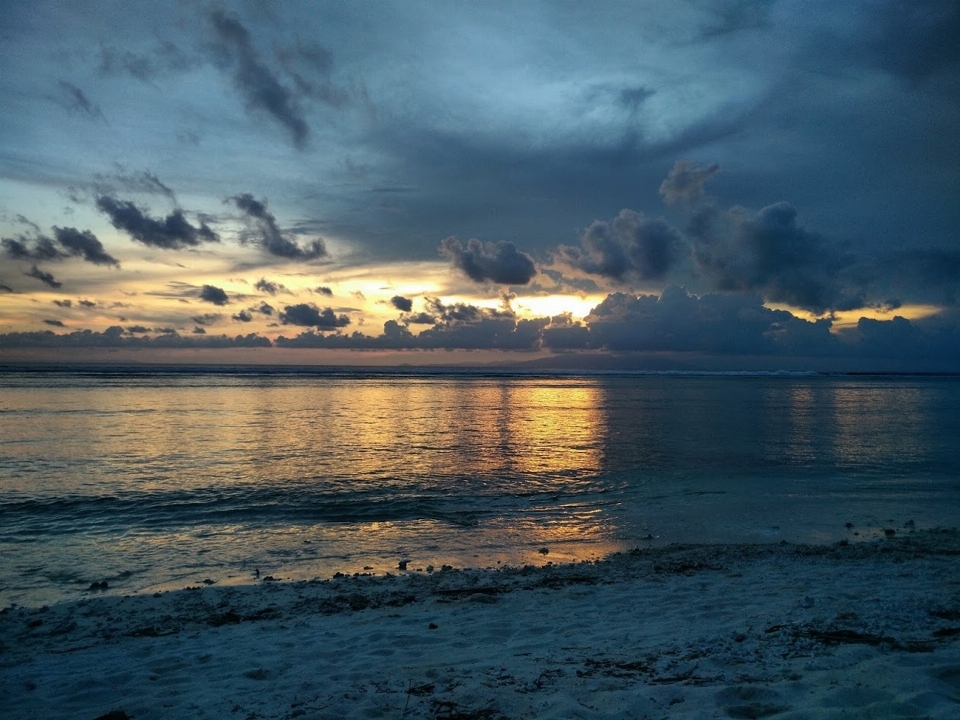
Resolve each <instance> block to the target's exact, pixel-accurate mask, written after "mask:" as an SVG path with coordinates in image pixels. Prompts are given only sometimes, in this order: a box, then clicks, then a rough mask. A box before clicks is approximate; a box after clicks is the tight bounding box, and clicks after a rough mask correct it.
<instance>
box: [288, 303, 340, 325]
mask: <svg viewBox="0 0 960 720" xmlns="http://www.w3.org/2000/svg"><path fill="white" fill-rule="evenodd" d="M279 318H280V322H281V323H283V324H284V325H300V326H304V327H316V328H317V329H319V330H336V329H338V328H342V327H346V326H347V325H349V324H350V318H348V317H347V316H346V315H339V316H338V315H336V314H335V313H334V312H333V310H331V309H330V308H324V309H323V310H320V309H319V308H318V307H317V306H316V305H314V304H313V303H309V304H307V303H300V304H298V305H288V306H286V307H285V308H284V309H283V310H281V311H280V315H279Z"/></svg>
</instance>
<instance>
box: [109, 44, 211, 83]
mask: <svg viewBox="0 0 960 720" xmlns="http://www.w3.org/2000/svg"><path fill="white" fill-rule="evenodd" d="M196 64H197V63H196V61H195V60H193V59H191V58H190V57H188V56H187V55H186V54H185V53H184V52H183V51H182V50H181V49H180V48H179V47H177V46H176V45H175V44H174V43H172V42H170V41H169V40H166V41H163V42H161V43H160V44H159V46H157V47H155V48H153V49H151V50H149V51H147V52H142V51H140V52H133V51H131V50H127V49H123V48H118V47H114V46H112V45H106V44H101V45H100V67H99V71H100V73H101V74H102V75H121V74H123V75H129V76H130V77H133V78H136V79H137V80H139V81H140V82H142V83H146V84H148V85H154V81H155V80H156V79H157V78H158V77H159V76H160V75H162V74H165V73H171V72H183V71H185V70H189V69H190V68H192V67H193V66H195V65H196ZM154 87H156V86H155V85H154Z"/></svg>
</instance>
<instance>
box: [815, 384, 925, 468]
mask: <svg viewBox="0 0 960 720" xmlns="http://www.w3.org/2000/svg"><path fill="white" fill-rule="evenodd" d="M833 403H834V417H835V421H836V448H835V450H836V454H837V459H838V460H840V461H841V462H842V463H849V464H855V465H862V466H873V467H882V466H883V464H884V463H885V462H886V461H888V460H890V461H893V460H896V461H898V462H903V461H905V460H909V459H910V458H912V457H916V458H921V457H924V456H925V455H927V454H928V453H929V452H930V449H929V447H928V445H929V441H928V439H927V438H928V429H927V428H925V427H924V426H923V422H922V418H924V417H927V416H929V413H926V412H924V411H921V410H920V408H923V407H924V406H925V405H926V398H925V397H924V394H923V386H922V383H918V384H917V385H914V386H902V385H898V386H892V385H886V384H884V383H882V382H878V383H876V384H874V385H865V383H864V382H862V381H861V382H858V383H856V384H843V385H841V386H839V387H837V388H836V389H835V390H834V393H833ZM902 408H911V409H914V410H913V411H912V412H909V413H907V412H902Z"/></svg>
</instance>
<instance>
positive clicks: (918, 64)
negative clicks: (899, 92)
mask: <svg viewBox="0 0 960 720" xmlns="http://www.w3.org/2000/svg"><path fill="white" fill-rule="evenodd" d="M874 12H875V13H876V16H875V17H874V18H872V19H873V20H874V22H877V21H879V22H878V24H879V28H880V31H879V33H877V35H876V36H875V38H874V39H873V40H872V41H871V42H870V43H869V45H868V47H869V49H870V51H871V52H870V55H871V56H872V58H873V60H874V61H875V62H876V64H877V65H879V66H880V67H881V68H883V69H884V70H886V71H888V72H890V73H892V74H894V75H897V76H899V77H903V78H906V79H908V80H911V81H921V80H925V79H926V78H928V77H931V76H933V75H936V74H937V73H939V72H942V71H944V70H946V69H947V68H956V67H958V66H960V47H958V43H957V37H960V6H958V5H957V3H956V2H953V0H894V1H893V2H889V3H886V4H881V5H880V6H879V7H878V8H876V9H875V10H874Z"/></svg>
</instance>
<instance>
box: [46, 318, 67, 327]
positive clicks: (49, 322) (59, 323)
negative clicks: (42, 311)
mask: <svg viewBox="0 0 960 720" xmlns="http://www.w3.org/2000/svg"><path fill="white" fill-rule="evenodd" d="M43 322H45V323H46V324H47V325H54V326H56V327H63V321H61V320H44V321H43Z"/></svg>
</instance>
